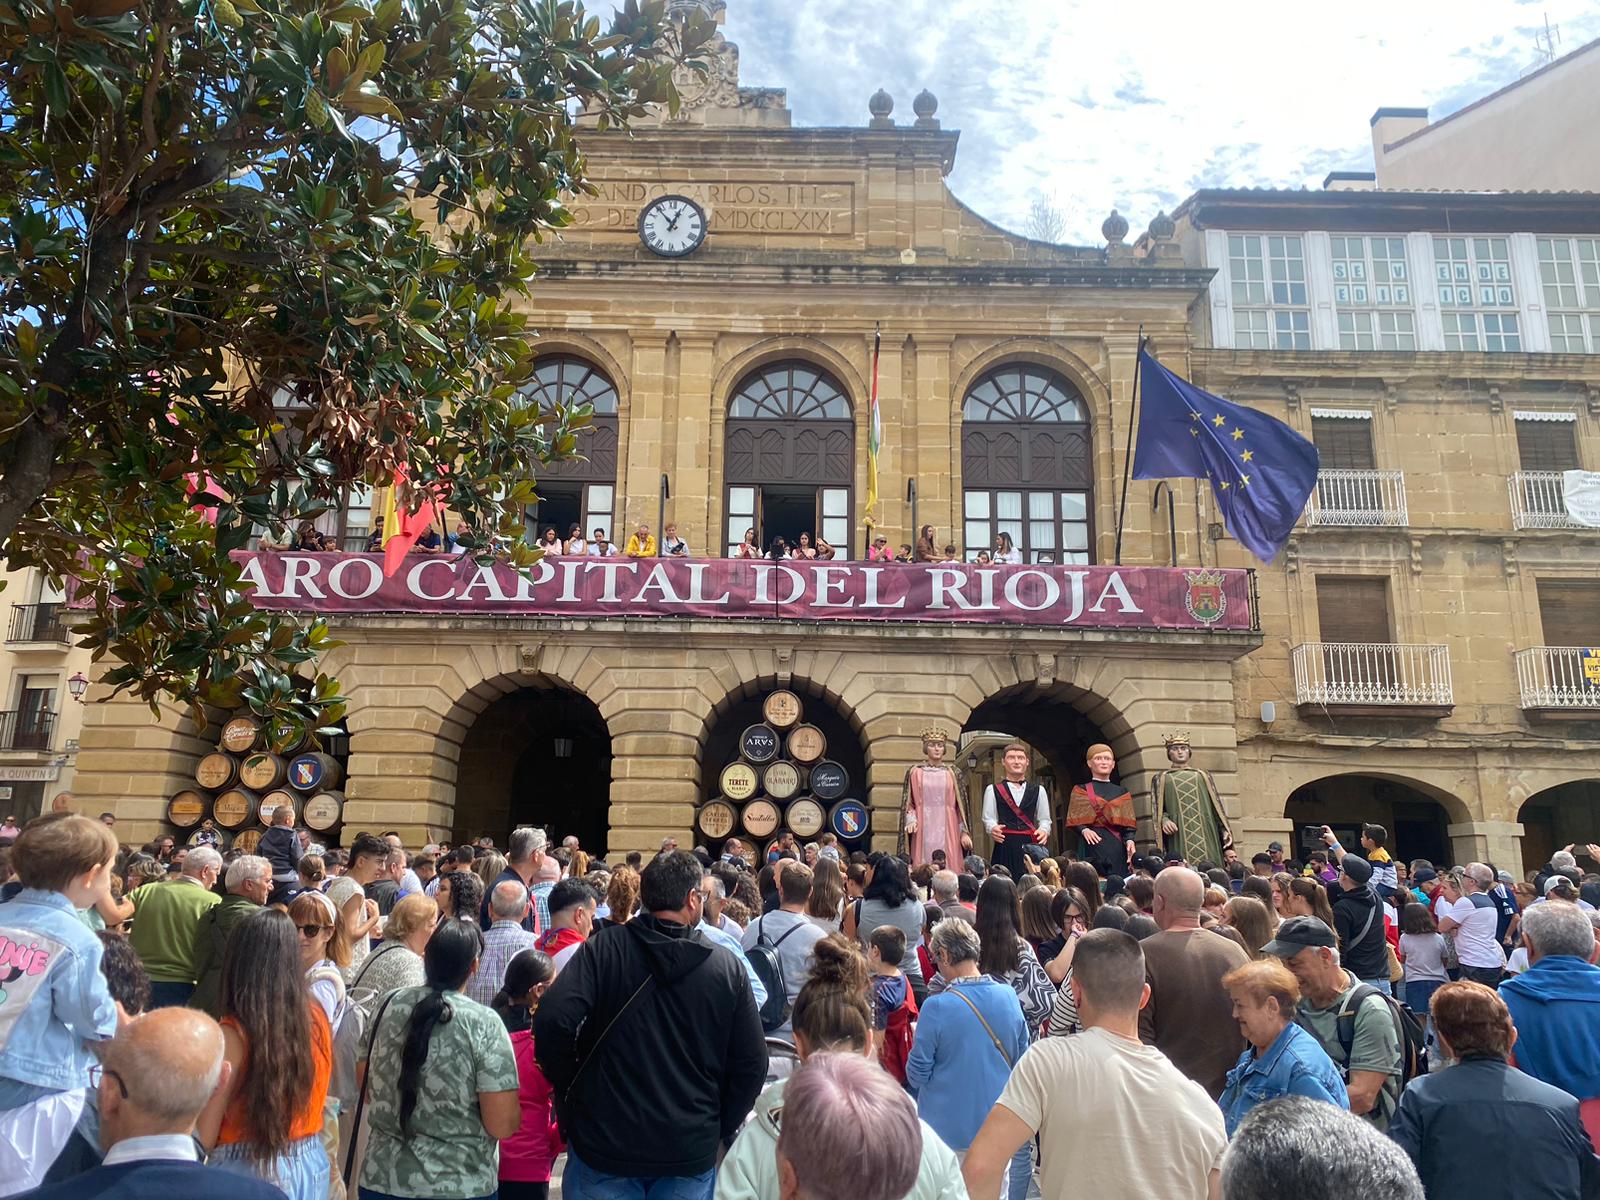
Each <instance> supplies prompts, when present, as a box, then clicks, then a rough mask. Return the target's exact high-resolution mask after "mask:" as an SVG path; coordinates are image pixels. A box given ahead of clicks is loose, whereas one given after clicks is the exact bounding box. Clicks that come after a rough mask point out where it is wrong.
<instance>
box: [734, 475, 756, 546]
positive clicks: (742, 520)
mask: <svg viewBox="0 0 1600 1200" xmlns="http://www.w3.org/2000/svg"><path fill="white" fill-rule="evenodd" d="M755 526H756V490H755V488H753V487H731V488H729V489H728V557H729V558H732V557H733V556H734V555H735V554H736V553H737V552H738V550H739V543H740V542H742V541H744V535H745V531H746V530H749V529H754V528H755Z"/></svg>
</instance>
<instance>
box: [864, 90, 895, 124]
mask: <svg viewBox="0 0 1600 1200" xmlns="http://www.w3.org/2000/svg"><path fill="white" fill-rule="evenodd" d="M867 111H868V112H870V113H871V114H872V115H873V116H875V117H879V118H882V117H887V116H888V115H889V114H890V113H892V112H893V111H894V97H893V96H891V95H889V93H888V92H886V91H884V90H883V89H882V88H879V89H878V90H877V91H875V92H873V93H872V99H870V100H868V101H867Z"/></svg>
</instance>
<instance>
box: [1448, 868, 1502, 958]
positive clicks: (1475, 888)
mask: <svg viewBox="0 0 1600 1200" xmlns="http://www.w3.org/2000/svg"><path fill="white" fill-rule="evenodd" d="M1493 884H1494V872H1493V871H1491V870H1490V869H1489V868H1488V867H1486V866H1484V864H1483V863H1468V864H1467V865H1466V866H1465V867H1458V868H1457V869H1456V870H1454V871H1452V872H1450V875H1449V878H1447V879H1446V880H1445V883H1444V887H1443V889H1442V890H1443V891H1444V897H1445V903H1444V905H1443V906H1442V907H1441V908H1440V909H1439V910H1438V911H1439V932H1440V933H1442V934H1444V935H1445V936H1447V937H1449V936H1450V935H1452V934H1453V935H1454V937H1455V944H1456V958H1457V960H1458V961H1459V962H1460V964H1461V978H1463V979H1468V980H1471V981H1472V982H1473V983H1481V984H1483V985H1484V986H1485V987H1499V986H1500V976H1501V975H1502V974H1503V973H1504V971H1505V966H1506V952H1505V948H1504V947H1503V946H1501V945H1500V942H1499V939H1498V938H1497V937H1496V936H1495V933H1496V930H1497V929H1498V927H1499V916H1498V912H1497V910H1496V908H1495V904H1494V900H1493V899H1491V898H1490V896H1489V894H1488V892H1489V888H1490V887H1492V886H1493Z"/></svg>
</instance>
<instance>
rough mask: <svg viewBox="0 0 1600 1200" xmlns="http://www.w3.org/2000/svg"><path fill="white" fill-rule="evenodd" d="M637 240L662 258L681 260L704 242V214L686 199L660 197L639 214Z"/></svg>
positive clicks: (680, 197)
mask: <svg viewBox="0 0 1600 1200" xmlns="http://www.w3.org/2000/svg"><path fill="white" fill-rule="evenodd" d="M639 240H640V241H641V242H643V243H644V244H645V248H646V249H648V250H652V251H654V252H655V253H656V254H659V255H661V256H662V257H664V258H682V257H683V256H684V255H685V254H692V253H694V251H696V250H698V249H699V248H700V243H701V242H703V241H705V240H706V213H705V209H703V208H701V207H700V206H699V205H698V204H696V203H695V202H694V201H693V200H691V199H689V197H687V196H661V197H659V198H658V199H655V200H652V201H650V203H649V204H647V205H645V207H644V211H643V212H641V213H640V214H639Z"/></svg>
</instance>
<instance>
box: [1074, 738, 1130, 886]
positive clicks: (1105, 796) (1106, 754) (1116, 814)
mask: <svg viewBox="0 0 1600 1200" xmlns="http://www.w3.org/2000/svg"><path fill="white" fill-rule="evenodd" d="M1085 757H1087V759H1088V761H1089V774H1090V775H1091V776H1092V778H1091V779H1090V780H1089V782H1088V783H1080V784H1078V785H1077V786H1076V787H1074V788H1073V789H1072V794H1071V795H1070V796H1069V797H1068V798H1067V828H1068V829H1072V830H1076V831H1077V833H1078V848H1077V852H1078V857H1079V858H1082V859H1083V860H1084V861H1086V862H1090V863H1093V864H1094V869H1095V870H1096V871H1098V872H1099V873H1100V877H1101V878H1102V879H1104V878H1108V877H1109V876H1112V875H1122V876H1126V875H1127V874H1128V864H1129V863H1130V862H1132V860H1133V832H1134V830H1135V829H1136V828H1138V825H1139V820H1138V818H1137V817H1135V816H1134V814H1133V795H1132V793H1130V792H1129V791H1128V789H1127V788H1125V787H1123V786H1122V785H1121V784H1120V783H1112V782H1111V772H1112V771H1113V770H1115V769H1116V766H1117V756H1116V755H1115V754H1113V753H1112V752H1111V747H1110V746H1108V745H1106V744H1105V743H1104V742H1096V743H1095V744H1094V745H1092V746H1090V747H1089V752H1088V754H1087V755H1086V756H1085Z"/></svg>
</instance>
